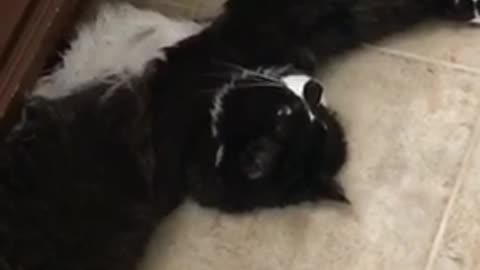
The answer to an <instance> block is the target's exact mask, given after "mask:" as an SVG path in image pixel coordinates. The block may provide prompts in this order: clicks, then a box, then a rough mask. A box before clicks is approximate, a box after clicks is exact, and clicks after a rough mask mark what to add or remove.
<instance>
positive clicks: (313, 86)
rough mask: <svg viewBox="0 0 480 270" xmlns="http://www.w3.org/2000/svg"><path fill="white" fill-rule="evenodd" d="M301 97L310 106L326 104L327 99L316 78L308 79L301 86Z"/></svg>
mask: <svg viewBox="0 0 480 270" xmlns="http://www.w3.org/2000/svg"><path fill="white" fill-rule="evenodd" d="M303 98H304V99H305V101H306V102H307V103H308V105H309V106H310V107H312V108H315V107H317V106H318V105H319V104H321V105H323V106H327V99H326V98H325V95H324V90H323V86H322V85H321V84H320V83H319V82H318V81H316V80H309V81H308V82H307V83H306V84H305V86H304V87H303Z"/></svg>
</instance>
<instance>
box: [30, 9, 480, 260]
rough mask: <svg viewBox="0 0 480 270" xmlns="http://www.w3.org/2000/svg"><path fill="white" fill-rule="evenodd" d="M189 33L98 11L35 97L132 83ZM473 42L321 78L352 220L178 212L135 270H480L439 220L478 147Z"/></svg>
mask: <svg viewBox="0 0 480 270" xmlns="http://www.w3.org/2000/svg"><path fill="white" fill-rule="evenodd" d="M148 1H150V2H152V1H154V0H148ZM246 19H248V18H246ZM200 29H201V27H200V26H199V25H196V24H192V23H188V22H180V21H179V22H175V23H171V22H168V21H166V19H165V18H164V17H163V16H162V15H160V14H158V13H155V12H152V11H140V10H137V9H134V8H133V7H131V6H128V5H122V6H107V7H106V8H104V9H103V10H102V11H101V13H100V15H99V16H98V17H97V19H96V20H94V21H92V22H89V23H87V24H86V25H83V26H81V27H79V34H78V37H77V38H76V40H74V41H73V44H72V48H71V50H70V51H68V52H66V54H65V56H64V65H63V66H62V67H59V69H58V70H56V71H55V72H54V73H53V74H52V75H51V76H48V77H46V78H43V79H42V80H41V81H40V82H39V85H38V87H37V89H36V91H35V94H37V95H45V96H50V97H55V96H61V95H65V94H68V93H69V92H68V90H66V89H72V86H74V85H78V84H80V83H82V82H85V81H88V80H91V79H104V78H105V77H107V76H108V75H109V74H111V73H115V72H119V71H121V72H124V73H126V74H131V73H138V72H140V71H141V70H142V68H143V64H144V63H145V61H146V60H147V59H149V58H150V57H152V56H155V55H158V53H159V51H158V48H160V47H162V46H166V45H169V44H172V43H174V42H175V41H177V40H179V39H181V38H183V37H185V36H187V35H190V34H191V33H195V32H197V31H199V30H200ZM473 33H474V30H472V29H459V28H458V27H457V26H450V25H443V24H435V25H427V26H425V27H424V28H421V29H418V30H415V31H413V32H411V33H409V34H406V35H404V36H400V37H397V38H395V39H393V40H391V41H388V42H386V43H384V44H380V45H378V46H375V47H368V48H363V49H360V50H359V51H357V52H354V53H352V54H351V55H350V56H348V57H346V58H343V59H340V60H339V61H338V62H337V63H335V64H333V65H332V66H331V67H330V68H329V69H328V70H326V71H324V72H323V73H322V74H321V75H320V76H321V79H322V80H323V81H324V82H325V84H326V86H327V88H328V96H329V100H330V104H331V106H332V107H334V108H336V109H337V110H338V111H339V113H340V116H341V118H342V120H343V122H344V124H345V126H346V128H347V134H348V136H347V137H348V139H349V142H350V151H351V156H350V161H349V163H348V165H347V167H346V169H345V170H344V172H343V174H342V176H341V178H342V181H343V182H344V184H345V186H346V189H347V193H348V194H349V197H350V198H351V199H352V201H353V206H352V207H346V206H339V205H336V204H329V203H319V204H310V205H301V206H296V207H290V208H288V209H282V210H265V211H261V212H256V213H253V214H248V215H243V216H230V215H223V214H219V213H217V212H215V211H209V210H205V209H202V208H200V207H198V206H196V205H195V204H193V203H187V204H185V205H184V206H183V207H182V208H181V209H179V210H178V211H176V212H175V213H174V214H173V215H172V216H171V217H170V218H169V219H168V221H167V222H165V223H163V224H161V225H160V226H159V229H158V234H157V236H156V237H155V238H154V239H152V242H151V246H150V248H149V252H148V256H146V258H145V261H144V263H142V265H141V267H140V268H141V269H142V270H189V269H192V270H193V269H194V270H203V269H204V270H227V269H228V270H245V269H259V270H260V269H262V270H269V269H271V270H274V269H275V270H318V269H326V270H335V269H338V270H346V269H356V270H360V269H366V270H367V269H368V270H371V269H388V270H395V269H398V270H405V269H408V270H416V269H422V270H423V269H425V270H433V269H480V263H479V261H478V260H476V259H475V255H474V252H472V251H470V250H471V249H472V248H471V247H478V248H480V244H478V242H477V244H478V245H476V244H475V243H474V242H471V241H469V237H465V234H462V233H463V232H465V231H471V233H474V234H475V232H476V231H475V230H470V229H468V228H479V227H478V226H477V227H475V226H474V225H472V226H470V225H471V224H473V223H474V221H472V220H470V219H469V218H466V217H467V216H469V215H468V214H466V215H460V218H459V220H460V221H464V223H465V224H464V226H463V227H462V228H463V230H462V231H460V232H459V233H458V234H457V233H456V232H457V230H456V226H455V224H458V223H455V222H453V223H452V222H450V218H449V217H450V215H451V213H452V210H451V209H456V211H457V212H458V213H462V210H461V208H457V207H456V204H455V198H456V196H460V195H458V194H462V193H461V192H459V191H460V190H461V189H460V185H459V183H462V177H463V178H465V177H468V175H465V174H467V173H468V170H465V166H467V165H468V164H470V163H471V162H470V160H469V159H470V158H471V156H470V155H469V153H470V152H469V151H467V149H470V148H472V149H473V148H474V147H476V145H475V144H474V143H475V142H476V140H475V139H476V138H477V137H478V135H477V126H478V125H477V124H476V122H477V115H479V111H480V91H479V87H478V82H479V81H480V80H479V76H480V71H478V70H480V57H479V55H480V53H478V51H475V48H478V46H476V45H478V43H479V42H480V38H478V33H477V35H474V34H473ZM466 43H468V44H471V45H472V46H465V45H464V44H466ZM452 59H453V60H452ZM453 61H455V63H452V62H453ZM467 65H470V66H469V67H467ZM467 161H468V162H467ZM466 164H467V165H466ZM472 179H478V178H472ZM467 183H470V182H467ZM476 183H477V184H478V181H477V182H476ZM477 186H478V185H477ZM476 190H478V188H477V189H476ZM466 194H467V195H468V194H469V193H466ZM475 194H476V195H475V196H478V195H480V192H478V193H475ZM467 195H465V196H467ZM462 198H463V197H462ZM469 198H470V197H466V198H465V199H464V200H462V202H463V203H465V202H464V201H467V202H470V201H469V200H470V199H469ZM475 198H476V197H475ZM479 198H480V197H479ZM467 205H474V204H468V203H467ZM477 217H478V215H477ZM454 221H455V219H454ZM460 221H458V222H460ZM469 226H470V227H469ZM465 228H466V229H465ZM479 231H480V230H478V231H477V234H476V236H477V238H476V239H480V233H479ZM451 239H454V240H455V241H454V240H451ZM452 241H453V242H452ZM450 243H454V245H453V244H452V245H451V244H450ZM465 243H468V246H467V245H466V244H465ZM478 248H477V250H478Z"/></svg>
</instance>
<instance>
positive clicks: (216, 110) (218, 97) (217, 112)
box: [210, 84, 233, 138]
mask: <svg viewBox="0 0 480 270" xmlns="http://www.w3.org/2000/svg"><path fill="white" fill-rule="evenodd" d="M232 88H233V86H231V85H230V84H227V85H225V86H224V87H223V88H222V89H220V90H218V92H217V93H216V94H215V96H214V98H213V107H212V109H211V110H210V116H211V123H210V125H211V126H210V128H211V131H212V136H213V137H214V138H218V128H217V124H218V121H219V119H220V116H221V115H222V113H223V98H224V97H225V96H226V95H227V94H228V92H229V91H230V89H232Z"/></svg>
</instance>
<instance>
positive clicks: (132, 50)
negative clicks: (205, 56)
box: [33, 3, 203, 98]
mask: <svg viewBox="0 0 480 270" xmlns="http://www.w3.org/2000/svg"><path fill="white" fill-rule="evenodd" d="M202 29H203V26H201V25H199V24H196V23H194V22H190V21H180V20H173V19H170V18H167V17H166V16H163V15H162V14H160V13H157V12H153V11H148V10H140V9H137V8H135V7H133V6H131V5H130V4H125V3H121V4H120V3H117V4H104V5H103V6H102V7H101V8H100V9H99V13H98V15H97V17H96V19H95V20H93V21H92V22H89V23H87V24H85V25H81V26H80V27H79V30H78V34H77V37H76V39H75V40H73V41H72V43H71V46H70V49H69V50H68V51H66V53H65V55H64V56H63V59H62V64H61V65H60V66H58V67H57V68H56V69H55V70H54V71H53V72H52V73H51V74H50V75H47V76H45V77H43V78H41V79H40V80H39V82H38V84H37V87H36V89H35V90H34V92H33V95H38V96H43V97H47V98H57V97H62V96H66V95H70V94H72V91H74V90H78V89H81V87H78V86H80V85H82V84H84V83H86V82H90V81H103V80H105V79H106V78H108V77H112V76H113V75H115V77H119V78H122V79H120V80H123V79H128V78H130V77H131V76H135V75H138V74H140V73H141V72H142V71H143V69H144V67H145V64H146V63H147V62H148V61H149V60H152V59H154V58H160V59H162V60H166V59H165V55H164V54H163V52H162V51H161V48H164V47H167V46H171V45H174V44H175V43H177V42H178V41H180V40H182V39H185V38H187V37H189V36H192V35H194V34H196V33H198V32H200V31H201V30H202Z"/></svg>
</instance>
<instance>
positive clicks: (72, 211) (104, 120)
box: [0, 84, 177, 270]
mask: <svg viewBox="0 0 480 270" xmlns="http://www.w3.org/2000/svg"><path fill="white" fill-rule="evenodd" d="M110 88H111V86H108V85H102V84H100V85H95V86H88V90H83V91H82V92H81V93H80V94H75V95H73V96H69V97H66V98H63V99H60V100H55V101H50V100H45V99H42V98H33V99H30V100H29V101H28V102H27V103H26V105H25V108H24V115H23V119H22V120H21V123H20V124H19V125H18V126H17V127H16V128H14V130H13V131H12V132H11V133H10V134H9V136H8V138H4V139H3V140H2V144H1V146H0V158H1V160H0V175H1V176H2V177H1V179H0V269H1V270H30V269H35V270H70V269H72V270H73V269H79V270H80V269H81V270H87V269H91V270H93V269H98V270H103V269H116V270H121V269H134V268H135V265H136V263H137V261H138V259H139V258H140V256H142V255H143V250H144V248H145V245H146V242H147V240H148V239H149V237H150V233H151V231H152V230H153V228H154V226H155V225H156V223H157V222H158V219H159V218H160V217H162V216H164V215H165V214H166V213H167V212H169V211H170V209H167V208H168V207H169V205H168V204H163V205H162V206H161V207H153V206H154V205H158V204H155V203H154V202H155V199H156V198H157V197H161V194H160V193H161V192H162V190H158V189H157V190H156V192H155V193H153V192H152V191H153V188H152V179H153V172H154V164H155V160H154V158H155V157H154V155H153V153H152V151H151V149H152V146H151V132H150V130H151V129H150V116H149V102H148V99H147V98H146V97H145V96H143V94H141V93H142V91H141V89H139V88H141V87H140V86H138V87H136V88H137V89H136V90H138V91H132V90H130V89H128V87H126V86H121V87H119V89H117V90H116V91H115V92H114V93H113V94H112V96H111V97H107V96H108V95H109V93H108V92H109V89H110ZM102 96H104V97H105V99H104V100H103V99H102V98H101V97H102ZM169 188H170V187H169ZM172 190H174V189H172ZM169 192H170V190H169ZM166 194H168V195H169V196H170V198H171V197H172V194H171V193H166ZM174 204H175V205H176V204H177V202H175V203H174ZM170 205H171V204H170Z"/></svg>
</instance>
